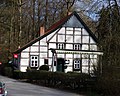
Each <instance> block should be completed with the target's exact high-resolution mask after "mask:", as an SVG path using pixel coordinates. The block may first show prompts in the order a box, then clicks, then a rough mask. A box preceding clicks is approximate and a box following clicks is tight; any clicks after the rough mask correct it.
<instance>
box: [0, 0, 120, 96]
mask: <svg viewBox="0 0 120 96" xmlns="http://www.w3.org/2000/svg"><path fill="white" fill-rule="evenodd" d="M73 11H76V12H77V13H78V14H79V15H80V17H81V18H82V19H83V21H84V22H85V23H86V24H87V25H88V27H89V28H90V29H91V30H92V31H93V32H94V34H95V35H96V36H97V38H98V46H99V49H100V50H102V51H103V58H102V61H100V63H102V74H98V73H99V72H97V70H96V72H95V73H96V76H97V77H98V78H97V80H98V81H97V82H96V83H97V84H96V85H97V86H96V90H97V91H98V90H99V92H100V93H105V94H107V95H108V96H119V94H120V92H119V89H120V73H119V72H120V58H119V57H120V42H119V41H120V0H0V62H3V63H6V62H7V61H8V60H10V59H11V58H12V52H13V51H15V50H16V49H18V48H20V47H22V46H23V45H24V44H26V43H28V42H29V41H31V40H33V39H35V38H37V37H38V36H40V34H39V29H40V26H44V27H45V29H48V28H49V27H50V26H51V25H52V24H53V23H55V22H57V21H58V20H60V19H61V18H63V17H64V16H66V15H67V13H68V12H73ZM107 95H105V96H107ZM102 96H103V95H102Z"/></svg>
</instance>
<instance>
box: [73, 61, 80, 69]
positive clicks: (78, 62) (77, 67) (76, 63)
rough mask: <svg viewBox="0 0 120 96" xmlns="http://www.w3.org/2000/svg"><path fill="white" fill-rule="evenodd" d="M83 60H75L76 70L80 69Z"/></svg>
mask: <svg viewBox="0 0 120 96" xmlns="http://www.w3.org/2000/svg"><path fill="white" fill-rule="evenodd" d="M80 64H81V60H74V70H76V71H78V70H80Z"/></svg>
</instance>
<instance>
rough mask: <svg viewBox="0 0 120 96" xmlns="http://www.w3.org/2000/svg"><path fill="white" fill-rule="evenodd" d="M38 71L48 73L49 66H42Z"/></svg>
mask: <svg viewBox="0 0 120 96" xmlns="http://www.w3.org/2000/svg"><path fill="white" fill-rule="evenodd" d="M40 70H45V71H49V66H48V65H42V66H40Z"/></svg>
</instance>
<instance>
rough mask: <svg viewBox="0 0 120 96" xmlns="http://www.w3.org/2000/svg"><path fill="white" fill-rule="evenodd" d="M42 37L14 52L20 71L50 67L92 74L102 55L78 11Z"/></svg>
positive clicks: (95, 39) (42, 31) (54, 25)
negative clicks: (28, 68) (43, 66)
mask: <svg viewBox="0 0 120 96" xmlns="http://www.w3.org/2000/svg"><path fill="white" fill-rule="evenodd" d="M40 32H41V36H40V37H38V38H36V39H35V40H32V41H31V42H29V43H28V44H26V45H25V46H23V47H21V48H20V49H18V50H16V51H15V52H14V64H15V65H16V66H17V68H18V69H19V70H20V71H23V72H25V71H26V69H27V67H30V68H34V69H39V68H40V66H42V65H49V68H50V71H62V72H68V71H76V72H84V73H91V72H92V71H93V69H94V68H93V66H96V65H98V61H99V56H100V55H102V52H101V51H100V50H99V48H98V46H97V38H96V37H95V35H94V34H93V33H92V32H91V30H90V29H89V28H88V27H87V25H86V24H85V23H84V22H83V20H82V19H81V18H80V17H79V15H78V14H77V13H76V12H73V13H71V14H69V15H67V16H66V17H64V18H63V19H61V20H60V21H58V22H56V23H55V24H53V25H52V26H51V27H50V28H49V29H48V30H47V31H46V32H44V27H41V31H40Z"/></svg>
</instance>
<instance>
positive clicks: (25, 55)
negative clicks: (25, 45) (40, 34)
mask: <svg viewBox="0 0 120 96" xmlns="http://www.w3.org/2000/svg"><path fill="white" fill-rule="evenodd" d="M28 57H29V53H23V52H22V53H21V58H28Z"/></svg>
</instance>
